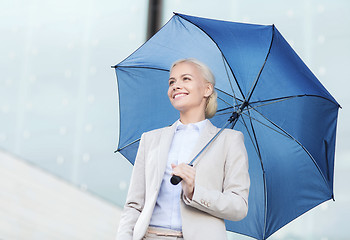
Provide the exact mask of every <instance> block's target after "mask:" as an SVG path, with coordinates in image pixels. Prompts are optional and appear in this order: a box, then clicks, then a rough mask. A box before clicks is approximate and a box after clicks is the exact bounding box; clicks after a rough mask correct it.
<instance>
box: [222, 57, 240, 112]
mask: <svg viewBox="0 0 350 240" xmlns="http://www.w3.org/2000/svg"><path fill="white" fill-rule="evenodd" d="M221 56H222V61H223V63H224V66H225V71H226V75H227V79H228V82H229V83H230V87H231V90H232V93H233V99H234V100H235V102H236V106H237V105H238V102H237V98H236V94H235V90H234V89H233V86H232V82H231V79H230V75H229V74H228V71H227V67H226V63H227V62H226V61H225V58H224V55H223V54H222V53H221Z"/></svg>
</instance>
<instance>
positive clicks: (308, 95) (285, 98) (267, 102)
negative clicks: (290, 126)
mask: <svg viewBox="0 0 350 240" xmlns="http://www.w3.org/2000/svg"><path fill="white" fill-rule="evenodd" d="M300 97H318V98H322V99H324V100H328V101H330V102H332V103H334V102H333V101H331V100H330V99H328V98H326V97H323V96H319V95H313V94H302V95H294V96H286V97H280V98H272V99H267V100H262V101H256V102H250V103H249V104H250V105H252V104H255V103H265V104H261V105H257V106H254V107H251V108H250V109H255V108H257V107H262V106H266V105H270V104H273V103H279V102H282V101H286V100H290V99H293V98H300ZM334 104H335V103H334ZM336 105H337V106H338V104H336Z"/></svg>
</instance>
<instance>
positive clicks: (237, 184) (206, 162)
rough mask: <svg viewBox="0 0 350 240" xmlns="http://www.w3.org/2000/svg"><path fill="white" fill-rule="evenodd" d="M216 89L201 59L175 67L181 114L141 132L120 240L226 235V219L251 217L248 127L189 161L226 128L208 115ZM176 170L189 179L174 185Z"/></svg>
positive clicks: (175, 102) (172, 87)
mask: <svg viewBox="0 0 350 240" xmlns="http://www.w3.org/2000/svg"><path fill="white" fill-rule="evenodd" d="M214 86H215V78H214V76H213V74H212V73H211V71H210V69H209V68H208V67H207V66H206V65H204V64H203V63H201V62H199V61H198V60H196V59H184V60H179V61H176V62H175V63H174V64H173V65H172V67H171V70H170V76H169V88H168V97H169V100H170V102H171V104H172V106H173V107H174V108H175V109H176V110H178V111H179V115H180V118H179V120H177V121H176V122H175V123H174V124H173V125H172V126H170V127H165V128H160V129H156V130H153V131H150V132H146V133H144V134H143V135H142V137H141V141H140V144H139V149H138V154H137V157H136V160H135V165H134V169H133V174H132V178H131V182H130V188H129V193H128V196H127V200H126V203H125V206H124V211H123V214H122V217H121V221H120V224H119V231H118V235H117V239H120V240H121V239H168V237H169V238H171V239H174V237H176V239H183V238H184V239H194V240H195V239H226V228H225V222H224V219H228V220H231V221H239V220H241V219H243V218H244V217H245V216H246V215H247V211H248V193H249V186H250V178H249V174H248V156H247V152H246V149H245V146H244V139H243V134H242V133H241V132H238V131H235V130H232V129H225V130H224V131H223V132H222V134H221V135H220V136H218V137H217V139H216V141H215V143H213V144H212V145H211V147H210V148H208V149H206V151H205V153H204V154H202V155H201V157H200V161H196V162H194V164H193V167H192V166H189V165H188V162H189V160H190V159H192V156H193V155H194V154H196V153H197V152H199V150H200V149H202V148H203V147H204V145H205V144H206V143H207V142H208V141H209V140H210V139H211V138H212V137H213V136H214V135H215V134H216V133H217V132H219V129H218V128H216V127H215V126H214V125H212V124H211V122H210V121H209V120H208V119H207V118H210V117H212V116H213V115H214V114H215V112H216V108H217V102H216V92H215V89H214ZM155 170H156V171H155ZM172 175H176V176H179V177H181V178H182V179H183V181H182V184H181V185H172V184H171V183H170V178H171V177H172ZM204 229H205V230H204ZM155 237H156V238H155Z"/></svg>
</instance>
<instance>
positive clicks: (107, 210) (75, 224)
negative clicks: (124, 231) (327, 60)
mask: <svg viewBox="0 0 350 240" xmlns="http://www.w3.org/2000/svg"><path fill="white" fill-rule="evenodd" d="M0 189H1V191H0V239H1V240H22V239H23V240H31V239H33V240H34V239H35V240H41V239H45V240H47V239H50V240H56V239H57V240H58V239H60V240H62V239H69V240H75V239H76V240H82V239H84V240H88V239H93V240H96V239H99V240H103V239H105V240H110V239H114V237H115V233H116V229H117V224H118V221H119V218H120V208H119V207H117V206H115V205H112V204H111V203H109V202H107V201H104V200H102V199H100V198H98V197H96V196H94V195H92V194H91V193H89V192H87V191H84V190H83V189H78V188H77V187H75V186H73V185H71V184H70V183H67V182H65V181H63V180H61V179H59V178H57V177H55V176H53V175H52V174H50V173H47V172H45V171H43V170H41V169H38V168H37V167H35V166H33V165H30V164H29V163H28V162H26V161H22V160H21V159H19V158H17V157H15V156H13V155H10V154H8V153H6V152H3V151H0Z"/></svg>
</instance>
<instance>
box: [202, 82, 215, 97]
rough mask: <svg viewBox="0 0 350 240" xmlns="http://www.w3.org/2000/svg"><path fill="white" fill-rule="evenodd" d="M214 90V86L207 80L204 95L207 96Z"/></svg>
mask: <svg viewBox="0 0 350 240" xmlns="http://www.w3.org/2000/svg"><path fill="white" fill-rule="evenodd" d="M213 91H214V87H213V84H211V83H209V82H207V86H206V88H205V93H204V97H209V96H210V95H211V94H212V93H213Z"/></svg>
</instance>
